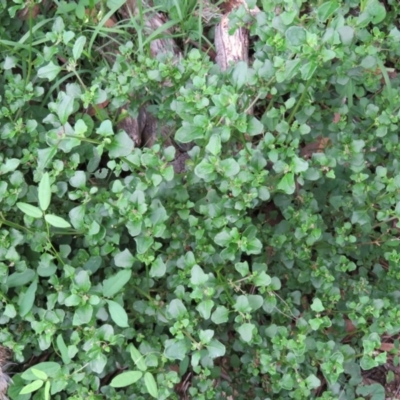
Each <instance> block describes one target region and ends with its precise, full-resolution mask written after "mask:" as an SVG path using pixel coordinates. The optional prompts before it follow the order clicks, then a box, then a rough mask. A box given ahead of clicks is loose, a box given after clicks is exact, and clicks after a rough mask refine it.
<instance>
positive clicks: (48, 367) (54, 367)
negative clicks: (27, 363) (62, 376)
mask: <svg viewBox="0 0 400 400" xmlns="http://www.w3.org/2000/svg"><path fill="white" fill-rule="evenodd" d="M32 368H35V369H36V370H39V371H43V372H45V373H46V375H47V376H49V377H54V376H55V375H56V374H57V373H58V371H59V370H60V368H61V367H60V364H58V363H56V362H53V361H45V362H42V363H39V364H36V365H34V366H32V367H30V368H28V369H27V370H26V371H24V372H23V373H22V375H21V377H22V379H24V380H26V381H33V380H35V379H36V376H35V375H34V374H33V373H32Z"/></svg>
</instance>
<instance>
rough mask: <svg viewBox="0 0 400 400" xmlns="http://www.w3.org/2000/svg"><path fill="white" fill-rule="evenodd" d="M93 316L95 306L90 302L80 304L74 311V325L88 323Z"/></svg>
mask: <svg viewBox="0 0 400 400" xmlns="http://www.w3.org/2000/svg"><path fill="white" fill-rule="evenodd" d="M92 316H93V307H92V306H91V305H90V304H84V305H81V306H79V307H78V308H77V309H76V310H75V313H74V316H73V318H72V325H73V326H81V325H85V324H88V323H89V322H90V321H91V319H92Z"/></svg>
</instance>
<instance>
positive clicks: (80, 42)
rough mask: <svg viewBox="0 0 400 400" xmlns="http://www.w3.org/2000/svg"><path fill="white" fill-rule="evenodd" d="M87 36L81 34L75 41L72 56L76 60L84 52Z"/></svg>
mask: <svg viewBox="0 0 400 400" xmlns="http://www.w3.org/2000/svg"><path fill="white" fill-rule="evenodd" d="M85 43H86V36H79V37H78V39H76V41H75V43H74V47H73V48H72V56H73V57H74V60H75V61H76V60H78V59H79V58H80V56H81V54H82V51H83V48H84V47H85Z"/></svg>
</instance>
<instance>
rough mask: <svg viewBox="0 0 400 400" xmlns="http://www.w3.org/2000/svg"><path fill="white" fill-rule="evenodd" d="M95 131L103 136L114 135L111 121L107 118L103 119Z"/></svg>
mask: <svg viewBox="0 0 400 400" xmlns="http://www.w3.org/2000/svg"><path fill="white" fill-rule="evenodd" d="M96 133H97V134H98V135H100V136H104V137H107V136H114V130H113V126H112V124H111V121H110V120H109V119H107V120H105V121H103V122H102V123H101V124H100V126H99V127H98V128H97V130H96Z"/></svg>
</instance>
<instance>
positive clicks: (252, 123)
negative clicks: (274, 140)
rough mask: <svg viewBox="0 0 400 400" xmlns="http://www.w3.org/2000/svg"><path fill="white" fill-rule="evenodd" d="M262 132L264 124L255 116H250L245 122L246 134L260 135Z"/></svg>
mask: <svg viewBox="0 0 400 400" xmlns="http://www.w3.org/2000/svg"><path fill="white" fill-rule="evenodd" d="M263 132H264V125H263V124H262V122H261V121H259V120H258V119H257V118H256V117H250V118H249V122H248V124H247V134H248V135H250V136H256V135H260V134H261V133H263Z"/></svg>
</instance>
